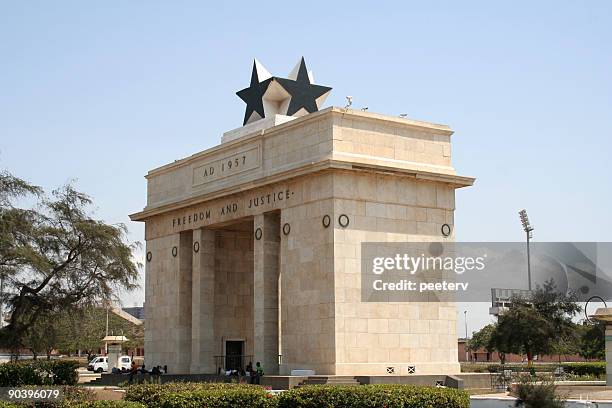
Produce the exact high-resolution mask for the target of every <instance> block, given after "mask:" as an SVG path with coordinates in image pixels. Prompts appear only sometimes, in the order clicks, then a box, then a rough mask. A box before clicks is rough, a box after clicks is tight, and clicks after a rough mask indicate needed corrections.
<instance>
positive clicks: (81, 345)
mask: <svg viewBox="0 0 612 408" xmlns="http://www.w3.org/2000/svg"><path fill="white" fill-rule="evenodd" d="M106 310H107V309H106V308H104V307H93V306H89V307H85V308H80V309H76V310H71V311H70V312H69V313H66V312H61V313H59V314H57V315H50V314H47V315H45V316H43V317H41V318H40V319H38V320H37V321H36V323H35V324H33V325H32V326H30V327H29V328H28V329H27V330H26V336H25V337H24V345H25V346H26V347H27V348H29V349H30V350H31V351H32V353H33V354H34V355H37V354H42V353H45V354H46V355H47V356H48V355H50V353H51V351H53V350H60V351H61V352H64V353H72V352H76V351H78V350H80V351H81V352H84V353H86V354H87V355H88V360H89V357H91V355H92V354H94V353H97V350H98V349H100V348H102V346H103V343H102V339H103V338H104V336H105V335H106V318H107V312H106ZM108 332H109V334H111V335H113V334H114V335H124V336H126V337H127V338H128V341H127V342H126V343H124V344H123V346H124V347H125V348H136V347H142V346H143V345H144V325H136V324H134V323H132V322H130V321H128V320H125V319H124V318H122V317H120V316H117V315H116V314H115V313H113V312H112V311H109V312H108Z"/></svg>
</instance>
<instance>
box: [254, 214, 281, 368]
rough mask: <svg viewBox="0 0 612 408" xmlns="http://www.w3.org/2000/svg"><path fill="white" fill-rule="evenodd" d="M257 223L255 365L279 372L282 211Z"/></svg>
mask: <svg viewBox="0 0 612 408" xmlns="http://www.w3.org/2000/svg"><path fill="white" fill-rule="evenodd" d="M253 224H254V225H253V228H254V245H253V247H254V248H253V249H254V256H253V258H254V261H253V262H254V267H253V301H254V305H253V306H254V307H253V329H254V335H253V339H254V344H253V353H254V355H253V366H255V363H256V362H257V361H259V362H261V364H262V365H263V368H264V372H265V373H266V374H278V279H279V270H280V265H279V252H280V214H278V213H268V214H262V215H257V216H255V220H254V222H253ZM258 238H259V239H258Z"/></svg>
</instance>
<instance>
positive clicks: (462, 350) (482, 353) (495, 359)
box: [457, 339, 587, 364]
mask: <svg viewBox="0 0 612 408" xmlns="http://www.w3.org/2000/svg"><path fill="white" fill-rule="evenodd" d="M457 350H458V358H459V362H460V363H465V362H468V361H469V362H471V363H492V364H496V363H500V362H501V358H499V353H498V352H496V351H494V352H492V353H490V352H488V351H487V350H485V349H479V350H476V351H468V352H467V353H466V339H459V340H458V344H457ZM523 361H524V362H527V356H526V355H525V356H521V355H518V354H506V362H507V363H521V362H523ZM534 361H536V362H540V363H558V362H559V361H562V362H564V363H567V362H582V361H587V360H586V359H585V358H583V357H581V356H579V355H577V354H564V355H561V358H559V355H558V354H551V355H542V356H535V357H534Z"/></svg>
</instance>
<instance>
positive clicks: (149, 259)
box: [147, 251, 153, 262]
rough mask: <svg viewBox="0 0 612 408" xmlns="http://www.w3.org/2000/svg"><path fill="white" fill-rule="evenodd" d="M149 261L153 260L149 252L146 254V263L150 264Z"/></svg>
mask: <svg viewBox="0 0 612 408" xmlns="http://www.w3.org/2000/svg"><path fill="white" fill-rule="evenodd" d="M151 259H153V254H152V253H151V251H149V252H147V262H151Z"/></svg>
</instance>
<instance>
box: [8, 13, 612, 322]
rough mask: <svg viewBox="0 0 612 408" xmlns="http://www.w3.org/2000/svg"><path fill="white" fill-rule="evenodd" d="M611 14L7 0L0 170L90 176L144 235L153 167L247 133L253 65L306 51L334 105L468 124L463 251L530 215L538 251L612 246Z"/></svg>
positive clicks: (512, 236) (459, 226)
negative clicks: (554, 245)
mask: <svg viewBox="0 0 612 408" xmlns="http://www.w3.org/2000/svg"><path fill="white" fill-rule="evenodd" d="M422 3H427V4H426V5H424V4H422ZM208 4H214V5H208ZM611 19H612V3H610V2H608V1H589V2H575V1H541V2H532V1H529V2H511V3H504V4H502V3H500V2H489V1H482V2H455V1H448V2H437V1H436V2H421V4H419V3H411V2H406V1H398V2H382V1H380V2H371V1H370V2H359V1H347V2H332V1H324V2H323V1H321V2H318V1H308V2H301V3H300V2H297V3H296V2H289V3H287V2H276V3H272V2H269V3H267V2H261V1H260V2H244V3H242V4H239V3H238V2H204V1H180V2H156V1H146V2H145V1H130V2H125V1H91V2H82V1H70V2H69V1H53V2H50V1H29V2H23V1H22V2H19V1H13V2H8V1H4V2H1V3H0V58H1V59H0V168H7V169H9V170H10V171H12V172H14V173H15V174H16V175H18V176H20V177H23V178H26V179H28V180H30V181H32V182H34V183H36V184H39V185H42V186H44V187H45V188H48V189H51V188H52V187H55V186H58V185H61V184H63V183H65V182H66V181H68V180H69V179H73V178H76V179H78V187H79V188H80V189H82V190H84V191H86V192H87V193H89V194H90V195H92V196H93V197H94V198H95V201H96V204H97V207H98V215H99V216H100V217H101V218H104V219H105V220H107V221H109V222H124V223H127V224H128V226H129V228H130V231H131V235H132V238H133V239H138V240H142V239H143V227H142V225H141V224H138V223H131V222H130V221H129V219H128V216H127V215H128V214H129V213H132V212H135V211H138V210H140V209H141V208H142V207H143V206H144V204H145V187H146V185H145V180H144V178H143V175H144V174H145V173H146V171H147V170H148V169H151V168H153V167H156V166H159V165H161V164H164V163H167V162H170V161H173V160H175V159H178V158H181V157H184V156H187V155H190V154H192V153H194V152H197V151H200V150H203V149H206V148H208V147H211V146H213V145H215V144H217V143H218V142H219V138H220V136H221V134H222V133H223V132H224V131H226V130H229V129H232V128H236V127H238V126H240V125H241V123H242V122H241V121H242V117H243V114H244V105H243V103H242V101H240V100H239V99H238V98H237V97H236V96H235V94H234V93H235V91H237V90H239V89H241V88H243V87H246V86H247V85H248V83H249V78H250V70H251V64H252V59H253V58H254V57H257V58H258V59H259V60H260V61H262V62H263V64H264V65H265V66H266V67H267V68H268V69H269V70H270V71H271V72H272V73H274V74H276V75H286V74H287V73H288V72H289V70H290V69H291V68H292V67H293V65H294V64H295V63H296V62H297V60H298V58H299V57H300V56H302V55H303V56H305V58H306V62H307V64H308V68H309V69H312V70H313V71H314V74H315V79H316V80H317V82H319V83H321V84H323V85H329V86H332V87H333V88H334V89H333V91H332V94H331V96H330V98H329V99H328V101H327V104H328V105H340V106H341V105H344V102H345V101H344V97H345V96H346V95H352V96H353V97H354V106H355V107H357V108H359V107H363V106H367V107H369V110H370V111H374V112H380V113H386V114H392V115H396V114H400V113H407V114H408V117H409V118H413V119H420V120H428V121H433V122H436V123H445V124H448V125H450V126H451V127H452V128H453V129H454V130H455V135H454V136H453V161H454V165H455V167H456V168H457V170H458V172H459V173H460V174H463V175H469V176H475V177H477V182H476V185H475V186H474V187H472V188H468V189H463V190H460V191H458V193H457V213H456V232H457V239H458V240H467V241H519V240H522V239H523V234H522V231H521V228H520V224H519V220H518V215H517V211H518V210H519V209H521V208H523V207H525V208H527V209H528V211H529V215H530V218H531V220H532V222H533V224H534V226H535V228H536V230H535V239H536V240H540V241H566V240H568V241H607V240H610V235H609V234H610V232H611V231H612V216H611V215H612V212H611V208H612V206H611V205H610V203H611V201H612V192H611V189H612V176H611V172H612V164H611V162H612V157H611V154H612V141H611V139H612V130H611V129H612V69H611V68H612V25H611V24H610V21H611ZM126 299H127V298H126ZM142 300H143V295H142V293H141V292H139V293H137V294H136V295H135V296H132V297H130V298H129V300H126V302H125V303H126V305H128V306H131V305H132V304H133V303H134V302H142ZM484 309H486V307H485V308H484ZM484 309H483V308H480V309H479V310H481V311H480V312H478V311H474V319H471V321H470V329H472V328H473V327H472V326H478V325H479V324H480V323H482V322H484V321H486V320H487V319H488V317H487V316H486V310H485V312H484V313H482V310H484ZM470 313H472V312H471V311H470ZM461 314H463V313H461ZM477 316H480V317H477ZM461 318H462V317H461ZM460 327H462V324H461V325H460ZM474 328H476V327H474ZM462 332H463V331H462ZM462 332H461V333H462Z"/></svg>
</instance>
